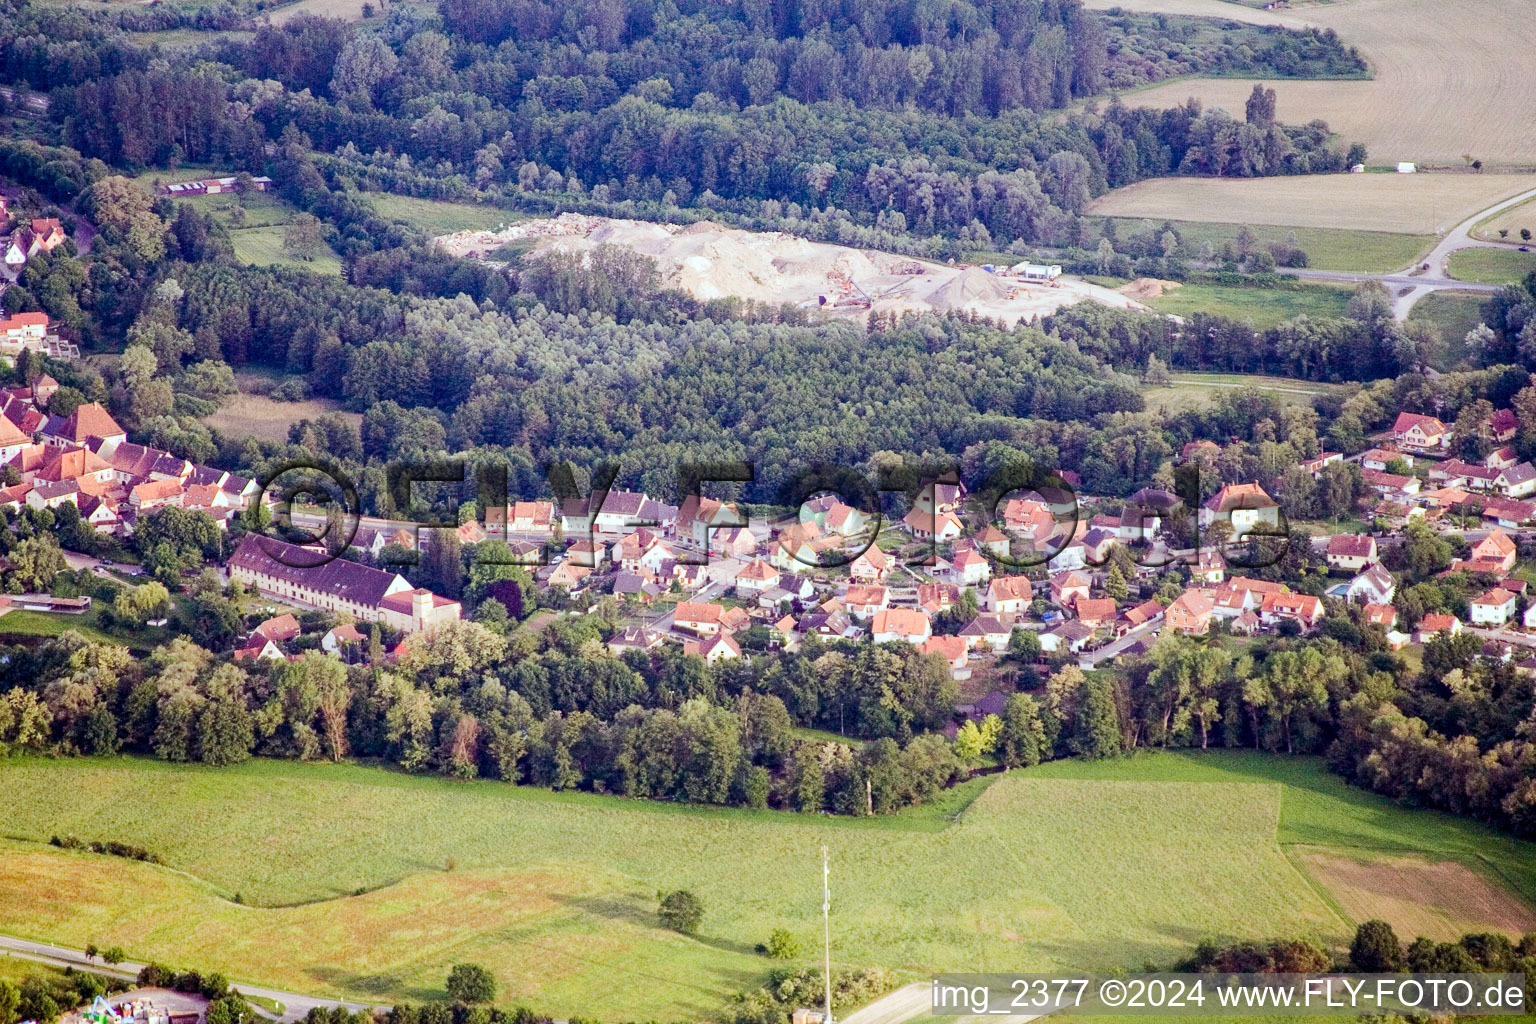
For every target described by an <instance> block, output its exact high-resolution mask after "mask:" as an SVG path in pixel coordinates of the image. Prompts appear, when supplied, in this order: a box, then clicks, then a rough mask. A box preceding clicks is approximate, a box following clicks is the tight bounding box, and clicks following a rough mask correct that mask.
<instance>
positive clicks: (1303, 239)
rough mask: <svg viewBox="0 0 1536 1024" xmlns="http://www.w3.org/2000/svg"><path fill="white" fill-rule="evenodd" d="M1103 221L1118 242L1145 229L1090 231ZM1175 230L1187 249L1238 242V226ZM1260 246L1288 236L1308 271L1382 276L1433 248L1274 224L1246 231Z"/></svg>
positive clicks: (1380, 235)
mask: <svg viewBox="0 0 1536 1024" xmlns="http://www.w3.org/2000/svg"><path fill="white" fill-rule="evenodd" d="M1105 220H1113V221H1114V222H1115V228H1116V231H1117V232H1118V234H1119V236H1120V237H1121V238H1126V237H1128V236H1130V235H1134V234H1137V233H1139V232H1141V231H1143V230H1145V229H1146V224H1147V222H1146V220H1145V219H1144V218H1134V217H1107V218H1105V217H1101V218H1098V219H1097V223H1096V224H1095V226H1094V228H1093V229H1092V230H1093V231H1094V232H1095V233H1096V232H1097V231H1098V224H1102V223H1103V221H1105ZM1151 223H1152V225H1153V229H1154V230H1155V231H1157V232H1159V233H1161V230H1162V224H1163V222H1162V221H1161V220H1154V221H1151ZM1173 226H1174V229H1175V230H1176V231H1177V232H1178V234H1179V236H1180V237H1181V238H1183V240H1184V242H1185V244H1186V245H1194V246H1196V247H1198V246H1201V245H1203V244H1205V243H1206V242H1209V243H1211V248H1213V249H1216V250H1219V249H1220V248H1221V245H1222V243H1223V242H1228V241H1232V240H1234V239H1236V238H1237V233H1238V231H1240V230H1241V229H1242V224H1240V223H1215V222H1201V221H1194V220H1183V221H1175V222H1174V225H1173ZM1250 230H1252V231H1253V233H1254V234H1255V235H1256V236H1257V237H1258V239H1259V241H1260V242H1286V243H1289V242H1290V236H1293V235H1294V236H1295V244H1296V245H1297V246H1300V247H1301V248H1302V249H1304V250H1306V253H1307V257H1308V259H1309V261H1310V262H1309V264H1308V265H1309V266H1311V267H1313V268H1314V269H1317V270H1345V271H1358V272H1360V273H1366V274H1384V273H1387V272H1389V271H1393V270H1400V269H1402V268H1403V267H1406V266H1409V265H1411V264H1412V263H1414V262H1415V261H1416V260H1417V259H1418V258H1419V257H1420V256H1422V255H1423V254H1424V253H1426V252H1428V251H1429V250H1430V249H1431V248H1433V246H1434V243H1435V239H1434V236H1432V235H1405V234H1398V233H1394V232H1388V231H1347V230H1337V229H1332V228H1315V227H1297V228H1284V227H1276V226H1274V225H1265V224H1261V225H1255V226H1254V227H1252V228H1250Z"/></svg>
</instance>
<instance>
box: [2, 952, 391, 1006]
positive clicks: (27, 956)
mask: <svg viewBox="0 0 1536 1024" xmlns="http://www.w3.org/2000/svg"><path fill="white" fill-rule="evenodd" d="M0 950H5V951H7V955H10V956H15V957H19V958H21V959H24V960H36V961H37V962H39V963H47V964H52V965H54V966H59V967H88V968H90V969H91V970H93V971H96V972H98V973H102V974H115V975H118V976H120V977H124V978H132V977H137V975H138V973H139V971H140V970H142V969H143V967H144V965H143V964H142V963H136V962H134V961H131V960H125V961H123V962H122V963H120V964H118V965H117V966H116V967H115V968H112V967H107V966H105V965H103V964H100V963H97V962H96V961H93V960H90V959H88V958H87V957H86V955H85V953H84V951H82V950H78V949H67V948H65V947H62V946H54V945H50V944H49V943H46V942H33V941H31V940H30V939H18V938H13V937H12V936H9V935H0ZM230 985H231V987H232V988H234V989H236V990H238V991H239V992H241V993H242V994H244V995H248V996H257V997H259V998H262V999H271V1000H273V1001H275V1002H278V1003H282V1004H283V1007H284V1012H283V1013H282V1015H281V1016H279V1017H277V1018H276V1020H278V1021H279V1022H281V1024H288V1022H291V1021H296V1020H299V1019H300V1018H301V1017H303V1016H304V1015H305V1014H307V1013H309V1011H310V1010H311V1009H313V1008H314V1007H317V1006H323V1007H327V1008H329V1007H333V1006H345V1007H346V1008H347V1009H349V1010H366V1009H369V1008H370V1007H369V1005H368V1004H367V1003H350V1002H347V1001H345V1000H342V999H323V998H318V997H316V996H307V995H301V994H299V993H297V992H284V991H281V990H280V989H275V988H263V987H261V986H260V985H248V984H246V983H245V982H231V983H230ZM379 1008H380V1009H384V1008H385V1007H379Z"/></svg>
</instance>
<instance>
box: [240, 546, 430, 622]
mask: <svg viewBox="0 0 1536 1024" xmlns="http://www.w3.org/2000/svg"><path fill="white" fill-rule="evenodd" d="M229 575H230V578H231V579H235V580H239V581H240V582H241V583H243V584H245V585H246V586H249V587H254V588H255V589H257V590H258V591H260V592H261V593H263V594H267V595H270V596H272V597H277V598H281V599H283V600H287V601H292V602H293V603H295V604H301V605H306V606H308V607H310V608H319V609H321V610H323V611H328V612H341V613H345V614H347V615H351V616H352V617H353V618H355V619H359V620H361V621H363V622H382V623H383V624H385V625H387V626H391V627H393V628H395V629H398V630H400V631H402V632H405V633H414V632H419V631H421V630H426V629H432V628H434V627H436V626H439V625H442V624H444V623H447V622H455V621H457V620H458V618H459V613H460V610H461V609H460V607H459V603H458V602H457V601H449V600H448V599H447V598H443V597H439V596H437V595H436V594H433V593H432V592H431V591H429V590H424V589H422V590H418V589H414V588H412V587H411V585H410V583H408V582H407V581H406V579H405V577H404V576H401V575H400V574H399V573H392V572H385V571H383V570H381V569H373V568H370V567H369V566H366V565H360V564H359V563H357V562H349V561H347V560H346V559H343V558H334V559H330V560H329V561H326V560H325V556H323V555H320V554H318V553H317V552H315V551H313V550H311V549H309V548H303V547H300V546H298V545H297V544H288V543H286V542H284V541H280V540H277V539H275V538H272V537H263V536H261V535H259V534H254V533H252V534H247V535H246V536H245V538H244V539H243V540H241V541H240V546H239V547H238V548H236V549H235V553H234V554H233V555H231V556H230V559H229Z"/></svg>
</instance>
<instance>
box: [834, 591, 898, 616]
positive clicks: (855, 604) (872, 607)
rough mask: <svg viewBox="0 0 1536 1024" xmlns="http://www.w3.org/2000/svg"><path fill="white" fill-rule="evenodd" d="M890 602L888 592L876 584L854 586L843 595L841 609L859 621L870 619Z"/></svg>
mask: <svg viewBox="0 0 1536 1024" xmlns="http://www.w3.org/2000/svg"><path fill="white" fill-rule="evenodd" d="M890 601H891V595H890V591H888V590H886V589H885V588H884V587H882V586H879V585H877V584H871V585H865V584H854V585H852V586H850V587H849V588H848V592H847V593H846V594H844V595H843V608H844V609H845V610H846V611H847V612H848V614H849V615H852V616H854V617H855V618H859V619H872V618H874V616H875V613H876V612H879V611H881V610H882V609H884V608H886V607H887V606H888V605H889V604H890Z"/></svg>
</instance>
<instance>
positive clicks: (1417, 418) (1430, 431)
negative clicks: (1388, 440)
mask: <svg viewBox="0 0 1536 1024" xmlns="http://www.w3.org/2000/svg"><path fill="white" fill-rule="evenodd" d="M1392 437H1393V439H1394V440H1396V441H1397V443H1398V444H1403V445H1408V446H1410V447H1413V448H1423V449H1429V450H1437V449H1440V448H1444V447H1446V446H1447V445H1449V444H1450V443H1451V429H1450V428H1449V427H1447V426H1446V425H1445V424H1444V423H1441V422H1440V421H1439V420H1438V419H1436V418H1435V417H1433V416H1424V415H1421V414H1419V413H1416V412H1400V413H1398V414H1397V420H1396V421H1395V422H1394V423H1393V424H1392Z"/></svg>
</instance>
